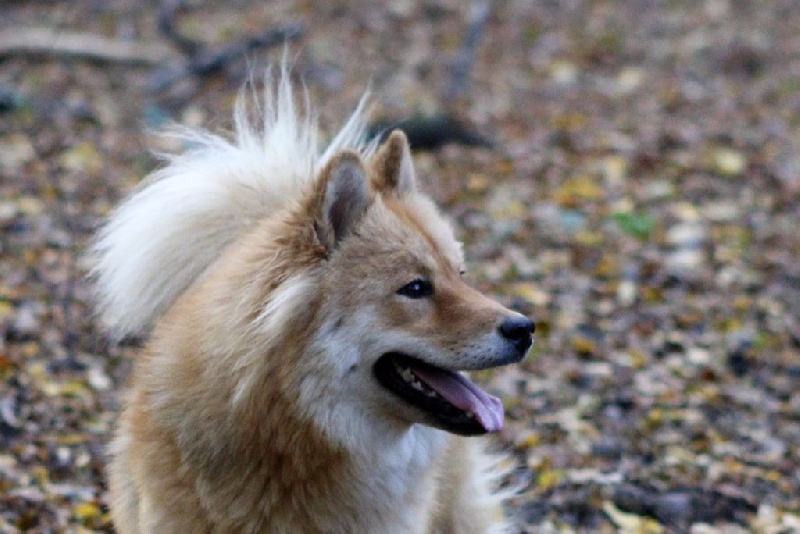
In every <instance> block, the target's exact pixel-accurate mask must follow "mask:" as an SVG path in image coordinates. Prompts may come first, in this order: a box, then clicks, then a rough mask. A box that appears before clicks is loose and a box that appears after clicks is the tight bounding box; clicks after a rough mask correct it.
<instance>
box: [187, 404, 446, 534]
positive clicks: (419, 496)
mask: <svg viewBox="0 0 800 534" xmlns="http://www.w3.org/2000/svg"><path fill="white" fill-rule="evenodd" d="M274 400H275V402H274V403H273V404H272V405H271V406H270V409H269V412H271V413H264V412H263V411H261V412H259V411H253V412H252V416H248V417H244V418H243V419H241V420H240V421H239V422H238V424H237V425H236V426H237V427H238V428H239V429H241V433H239V435H238V436H236V437H233V436H231V437H232V438H233V439H232V440H231V441H230V442H229V445H230V447H227V451H228V453H229V454H225V456H226V457H225V458H223V457H220V458H219V461H215V462H213V466H211V465H209V466H207V467H211V469H209V470H204V471H205V473H204V474H203V476H202V477H201V478H204V479H206V480H207V484H204V483H203V482H202V481H201V486H202V487H205V488H207V489H208V490H209V493H208V494H207V498H209V499H210V500H212V501H213V502H214V503H215V506H214V508H216V509H217V510H226V509H227V510H233V509H236V510H241V511H244V510H247V511H248V513H247V514H244V515H243V516H242V517H248V518H256V519H255V520H254V521H255V522H249V523H247V524H234V525H231V526H232V527H235V528H237V529H239V528H241V529H243V530H248V531H249V530H254V531H258V530H264V528H267V526H268V525H270V524H286V525H291V524H294V522H295V521H296V522H297V524H298V525H300V524H303V525H308V524H312V523H317V524H318V527H319V528H318V530H319V531H320V532H323V531H324V532H332V531H335V532H387V533H390V532H415V531H417V530H418V529H419V526H418V525H417V526H415V525H412V524H411V523H409V522H410V521H412V518H414V517H419V516H418V515H417V513H418V512H420V511H421V510H424V509H426V508H429V507H431V506H434V500H435V499H434V495H433V493H434V491H435V488H436V483H435V481H433V480H432V479H433V477H434V476H435V475H434V474H435V473H436V472H437V469H435V467H436V464H438V463H439V462H440V461H441V454H442V451H443V450H444V447H445V445H446V443H447V440H448V439H450V436H449V435H448V434H446V433H445V432H442V431H440V430H435V429H433V428H430V427H425V426H421V425H398V424H397V423H396V422H390V421H383V422H375V421H372V422H369V423H368V422H367V421H364V422H363V423H364V425H363V426H362V425H360V424H359V423H357V422H354V421H351V426H350V430H351V432H352V433H353V436H354V437H355V436H360V439H351V440H348V441H347V442H346V443H342V442H337V441H338V440H336V439H332V438H333V437H332V436H330V435H326V433H325V432H324V431H322V430H320V428H319V426H318V425H316V424H314V423H313V422H311V421H309V420H304V419H302V418H300V417H297V416H296V415H294V414H297V410H296V407H292V406H289V405H287V404H284V403H290V402H291V401H290V400H289V399H274ZM256 414H258V415H259V416H258V417H257V418H256ZM367 424H368V425H369V426H367ZM237 441H238V443H239V444H238V445H237V444H236V442H237ZM224 472H236V473H247V476H246V477H243V478H240V479H237V480H231V479H229V478H228V477H227V476H224ZM221 481H224V482H225V483H224V485H222V484H220V482H221ZM223 504H224V506H223ZM310 510H313V512H314V513H313V514H312V513H310V512H309V511H310ZM218 519H219V520H223V518H218ZM276 519H280V521H276ZM281 521H283V522H281Z"/></svg>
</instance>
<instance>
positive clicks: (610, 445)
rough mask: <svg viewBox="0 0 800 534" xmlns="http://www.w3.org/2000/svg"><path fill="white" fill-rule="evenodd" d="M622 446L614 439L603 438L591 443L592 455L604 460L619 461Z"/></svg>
mask: <svg viewBox="0 0 800 534" xmlns="http://www.w3.org/2000/svg"><path fill="white" fill-rule="evenodd" d="M622 453H623V444H622V442H621V441H620V440H618V439H616V438H609V437H606V438H603V439H601V440H600V441H596V442H594V443H592V455H593V456H595V457H597V458H603V459H605V460H619V459H621V458H622Z"/></svg>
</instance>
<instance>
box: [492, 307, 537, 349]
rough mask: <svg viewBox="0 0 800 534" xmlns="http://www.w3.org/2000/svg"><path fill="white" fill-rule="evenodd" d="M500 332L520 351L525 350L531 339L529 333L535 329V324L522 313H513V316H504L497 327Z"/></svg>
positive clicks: (528, 346) (531, 341)
mask: <svg viewBox="0 0 800 534" xmlns="http://www.w3.org/2000/svg"><path fill="white" fill-rule="evenodd" d="M497 329H498V330H499V331H500V334H501V335H502V336H503V337H504V338H506V339H507V340H508V341H510V342H511V343H513V344H514V346H515V347H516V348H517V349H518V350H519V351H520V352H525V351H527V350H528V349H529V348H530V346H531V344H532V343H533V340H531V334H533V332H534V331H535V330H536V325H534V324H533V321H531V320H530V319H528V318H527V317H524V316H522V315H514V316H513V317H506V318H505V319H503V322H502V323H500V326H499V327H498V328H497Z"/></svg>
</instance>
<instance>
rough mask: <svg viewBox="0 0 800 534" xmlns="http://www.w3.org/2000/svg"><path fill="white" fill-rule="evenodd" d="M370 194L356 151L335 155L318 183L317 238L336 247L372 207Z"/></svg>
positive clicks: (364, 172) (364, 171) (365, 173)
mask: <svg viewBox="0 0 800 534" xmlns="http://www.w3.org/2000/svg"><path fill="white" fill-rule="evenodd" d="M370 201H371V193H370V190H369V186H368V185H367V172H366V169H364V165H363V163H362V162H361V158H360V157H359V155H358V154H356V153H355V152H353V151H350V150H345V151H342V152H340V153H338V154H336V155H335V156H334V157H333V158H332V159H331V160H330V161H329V162H328V164H327V165H326V166H325V168H324V169H323V170H322V172H321V173H320V176H319V179H318V181H317V194H316V211H317V234H318V237H319V240H320V242H322V243H323V244H324V245H326V246H328V247H331V248H332V247H335V246H336V245H338V244H339V242H340V241H341V240H342V239H344V237H345V236H347V234H349V233H350V232H351V231H352V229H353V228H354V227H355V225H356V223H358V221H359V219H361V216H362V215H364V212H365V211H366V210H367V207H369V204H370Z"/></svg>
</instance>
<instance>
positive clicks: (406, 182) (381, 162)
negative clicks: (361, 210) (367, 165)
mask: <svg viewBox="0 0 800 534" xmlns="http://www.w3.org/2000/svg"><path fill="white" fill-rule="evenodd" d="M372 168H373V170H374V174H373V175H372V187H373V188H374V189H375V190H376V191H378V192H381V193H387V192H390V191H398V192H400V193H407V192H410V191H413V190H414V189H415V188H416V181H417V179H416V177H415V175H414V162H413V160H412V159H411V149H410V147H409V146H408V138H407V137H406V134H404V133H403V132H402V131H401V130H394V131H393V132H392V133H391V134H390V135H389V137H388V139H386V141H385V142H384V143H383V144H382V145H381V147H380V148H379V149H378V152H377V153H376V154H375V157H374V159H373V160H372Z"/></svg>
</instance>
